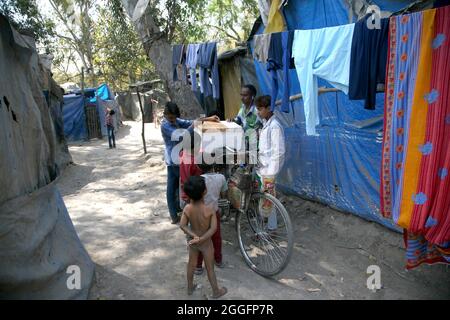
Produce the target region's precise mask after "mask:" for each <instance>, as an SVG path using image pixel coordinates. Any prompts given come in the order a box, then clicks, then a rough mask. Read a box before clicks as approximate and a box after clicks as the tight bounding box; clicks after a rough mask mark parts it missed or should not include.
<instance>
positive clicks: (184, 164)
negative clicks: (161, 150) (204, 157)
mask: <svg viewBox="0 0 450 320" xmlns="http://www.w3.org/2000/svg"><path fill="white" fill-rule="evenodd" d="M201 174H203V172H202V170H200V168H199V167H198V166H197V165H196V164H195V156H194V155H191V154H189V153H187V152H184V150H183V151H181V152H180V186H181V189H180V191H181V194H180V197H181V199H183V200H184V201H188V200H189V198H188V196H187V195H186V194H185V193H184V183H185V182H186V181H187V180H188V179H189V177H190V176H199V175H201Z"/></svg>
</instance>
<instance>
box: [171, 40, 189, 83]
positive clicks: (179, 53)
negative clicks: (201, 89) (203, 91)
mask: <svg viewBox="0 0 450 320" xmlns="http://www.w3.org/2000/svg"><path fill="white" fill-rule="evenodd" d="M185 60H186V53H185V46H184V45H183V44H176V45H173V46H172V68H173V81H178V80H180V79H179V78H178V70H177V69H178V67H179V66H180V67H181V70H182V79H183V83H185V84H186V83H187V70H186V65H185Z"/></svg>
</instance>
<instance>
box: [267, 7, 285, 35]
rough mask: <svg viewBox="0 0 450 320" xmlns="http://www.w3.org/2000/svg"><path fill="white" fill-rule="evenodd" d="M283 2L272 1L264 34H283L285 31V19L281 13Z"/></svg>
mask: <svg viewBox="0 0 450 320" xmlns="http://www.w3.org/2000/svg"><path fill="white" fill-rule="evenodd" d="M280 7H281V0H272V3H271V5H270V11H269V17H268V22H267V26H266V29H265V30H264V33H274V32H281V31H283V30H284V19H283V15H282V14H281V12H280Z"/></svg>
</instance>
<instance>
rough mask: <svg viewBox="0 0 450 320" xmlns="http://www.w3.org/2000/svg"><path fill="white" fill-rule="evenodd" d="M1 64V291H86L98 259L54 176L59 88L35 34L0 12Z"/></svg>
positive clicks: (17, 295) (81, 295)
mask: <svg viewBox="0 0 450 320" xmlns="http://www.w3.org/2000/svg"><path fill="white" fill-rule="evenodd" d="M0 72H1V74H2V77H1V78H0V98H1V102H0V127H1V128H2V129H1V130H0V239H1V241H0V299H86V298H87V296H88V293H89V289H90V286H91V284H92V280H93V275H94V264H93V262H92V260H91V259H90V257H89V255H88V253H87V252H86V250H85V249H84V247H83V245H82V244H81V242H80V239H79V238H78V235H77V233H76V231H75V228H74V226H73V224H72V221H71V219H70V217H69V214H68V212H67V209H66V207H65V205H64V201H63V199H62V196H61V194H60V193H59V191H58V188H57V186H56V182H55V180H56V179H57V178H58V175H59V173H60V167H59V166H58V161H61V159H60V160H58V153H60V152H61V141H62V140H61V139H59V137H58V133H57V131H59V134H61V128H58V129H56V128H55V123H56V127H57V126H58V123H60V120H58V119H59V116H56V117H55V116H54V114H58V112H59V107H60V105H59V102H60V100H59V96H58V95H59V94H58V91H59V89H57V88H54V87H52V86H51V87H45V86H43V85H42V83H43V79H46V78H45V75H43V68H42V65H41V63H40V61H39V59H38V55H37V52H36V48H35V44H34V40H33V39H32V38H30V37H27V36H23V35H21V34H19V33H18V32H17V31H16V30H14V28H12V27H11V25H10V23H9V22H8V20H7V19H6V18H5V17H4V16H2V15H0ZM47 76H48V75H47ZM44 91H47V97H48V98H47V99H46V95H45V92H44ZM55 94H56V97H55V96H52V95H55ZM49 102H50V104H49ZM52 116H53V117H54V118H52ZM55 120H56V121H55ZM65 150H66V149H65ZM66 157H68V156H66ZM63 162H64V161H62V162H60V163H63ZM73 266H76V267H75V268H76V270H78V274H77V275H76V277H78V280H77V281H76V283H74V282H73V281H70V279H69V277H70V276H71V275H73V270H74V267H73ZM68 272H69V273H68ZM75 272H76V271H75ZM68 284H70V285H68ZM78 284H80V286H79V287H78ZM72 285H76V287H73V286H72Z"/></svg>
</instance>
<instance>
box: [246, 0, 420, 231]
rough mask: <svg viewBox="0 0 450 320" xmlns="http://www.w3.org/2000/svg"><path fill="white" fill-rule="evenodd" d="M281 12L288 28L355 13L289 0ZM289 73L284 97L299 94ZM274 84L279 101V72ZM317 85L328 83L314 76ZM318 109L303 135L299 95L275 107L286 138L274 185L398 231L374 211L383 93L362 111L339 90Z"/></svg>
mask: <svg viewBox="0 0 450 320" xmlns="http://www.w3.org/2000/svg"><path fill="white" fill-rule="evenodd" d="M360 2H361V1H360ZM372 2H373V4H376V5H378V6H379V7H380V9H381V10H382V11H389V12H397V11H399V10H401V9H402V8H405V7H407V6H408V5H410V4H411V3H412V2H413V1H406V0H404V1H402V0H399V1H384V0H383V1H372ZM283 11H284V12H283V13H284V16H285V19H286V23H287V28H288V29H289V30H297V29H316V28H324V27H332V26H337V25H343V24H347V23H349V22H355V21H356V20H357V17H358V14H355V13H354V12H353V10H352V9H351V8H350V7H349V2H348V1H343V0H338V1H336V0H315V1H306V0H295V1H294V0H291V1H288V3H287V5H286V6H284V9H283ZM263 32H264V26H263V25H260V26H259V28H258V30H257V32H256V33H257V34H261V33H263ZM251 44H252V42H251ZM254 63H255V68H256V74H257V77H258V82H259V87H260V92H259V93H258V94H270V93H271V85H270V84H271V81H270V74H269V72H267V71H266V65H265V64H264V63H260V62H258V61H256V60H255V62H254ZM289 76H290V83H289V94H290V96H292V95H296V94H299V93H301V90H300V85H299V81H298V78H297V74H296V71H295V69H292V70H290V74H289ZM278 83H279V91H278V98H277V99H280V98H281V97H282V94H283V92H284V86H283V82H282V73H281V71H279V74H278ZM319 87H330V88H331V87H332V86H331V85H329V84H328V83H327V82H325V81H323V80H320V79H319ZM319 112H320V124H319V126H317V132H318V136H307V135H306V131H305V116H304V109H303V101H302V100H301V99H298V100H295V101H293V102H292V103H291V106H290V112H289V113H282V112H278V111H277V114H278V115H279V116H280V118H281V119H282V122H283V123H284V126H285V136H286V161H285V165H284V168H283V170H282V172H281V173H280V175H279V179H278V187H279V189H281V190H283V191H287V192H291V193H294V194H298V195H300V196H302V197H305V198H308V199H312V200H315V201H319V202H322V203H324V204H327V205H329V206H330V207H333V208H335V209H338V210H341V211H345V212H349V213H352V214H355V215H357V216H360V217H362V218H364V219H367V220H370V221H375V222H378V223H380V224H382V225H384V226H386V227H388V228H390V229H393V230H397V231H399V229H398V228H397V227H396V226H395V225H394V224H393V223H392V221H390V220H389V219H385V218H383V217H382V216H381V214H380V194H379V184H380V165H381V163H380V162H381V147H382V134H383V118H382V115H383V112H384V94H383V93H379V94H377V99H376V108H375V110H366V109H364V102H363V101H351V100H349V99H348V96H347V95H345V94H344V93H342V92H330V93H323V94H320V95H319Z"/></svg>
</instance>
